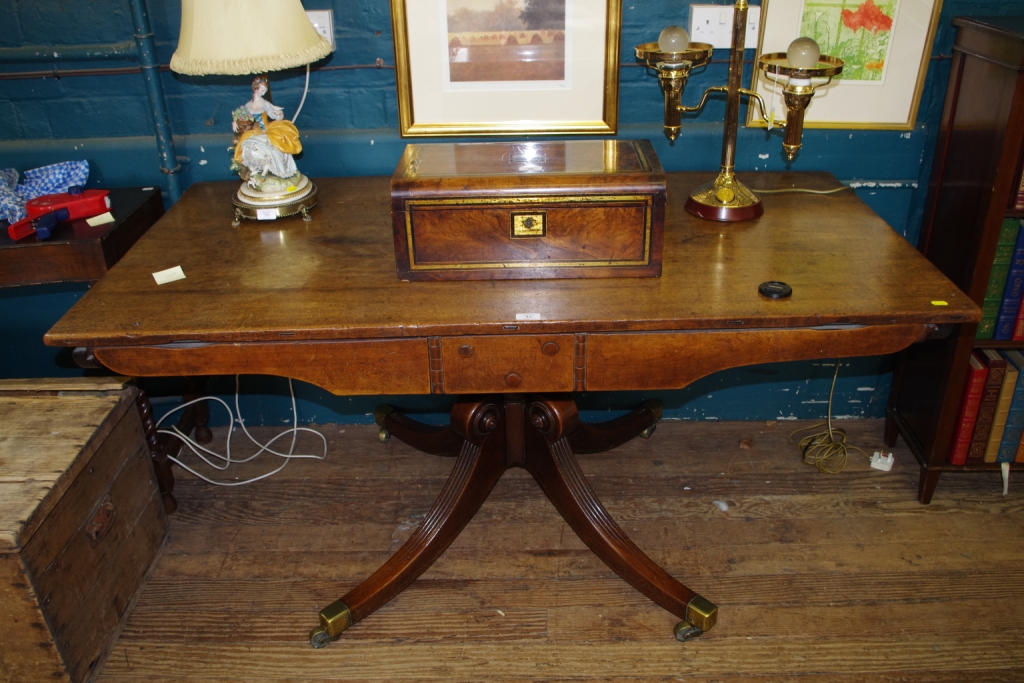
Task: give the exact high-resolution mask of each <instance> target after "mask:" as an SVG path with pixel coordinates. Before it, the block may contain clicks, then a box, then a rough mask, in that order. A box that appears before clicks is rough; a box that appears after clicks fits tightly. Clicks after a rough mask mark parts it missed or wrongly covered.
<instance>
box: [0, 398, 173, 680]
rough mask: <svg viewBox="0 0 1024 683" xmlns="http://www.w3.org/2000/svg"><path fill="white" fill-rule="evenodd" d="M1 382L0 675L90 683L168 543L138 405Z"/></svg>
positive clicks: (129, 401)
mask: <svg viewBox="0 0 1024 683" xmlns="http://www.w3.org/2000/svg"><path fill="white" fill-rule="evenodd" d="M119 380H120V378H114V379H113V380H109V379H104V380H96V379H88V378H83V379H81V380H76V379H71V380H60V381H57V380H4V381H0V415H2V417H0V624H2V626H0V674H2V676H3V680H4V681H33V682H35V681H44V680H45V681H53V680H65V681H67V680H70V681H74V682H75V683H78V682H79V681H88V680H91V679H92V678H94V677H95V674H96V673H97V672H98V671H99V669H100V667H101V666H102V663H103V661H104V660H105V658H106V655H107V654H108V653H109V650H110V648H111V647H112V646H113V644H114V641H115V639H116V637H117V634H118V633H119V632H120V629H121V627H122V625H123V623H124V620H125V619H126V618H127V616H128V611H129V609H130V608H131V606H132V605H133V604H134V601H135V599H136V597H137V596H138V595H139V593H140V592H141V589H142V585H143V583H144V581H145V578H146V577H147V575H148V573H149V570H150V568H151V567H152V566H153V565H154V564H155V562H156V560H157V556H158V554H159V552H160V550H161V548H162V546H163V542H164V539H165V537H166V535H167V518H166V516H165V514H164V509H163V505H162V503H161V500H160V496H159V494H158V492H157V486H156V481H155V479H154V476H153V466H152V463H151V462H150V457H149V450H148V448H147V445H146V440H145V435H144V431H143V428H142V423H141V421H140V419H139V412H138V409H137V408H136V398H137V396H138V393H137V391H136V389H135V388H134V387H130V386H125V385H124V384H123V383H122V382H121V381H119Z"/></svg>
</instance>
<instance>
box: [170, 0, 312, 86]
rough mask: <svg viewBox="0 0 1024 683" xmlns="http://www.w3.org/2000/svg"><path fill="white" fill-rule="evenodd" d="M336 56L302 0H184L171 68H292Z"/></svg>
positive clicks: (199, 72)
mask: <svg viewBox="0 0 1024 683" xmlns="http://www.w3.org/2000/svg"><path fill="white" fill-rule="evenodd" d="M330 53H331V44H330V42H328V41H326V40H324V39H323V38H322V37H321V36H320V35H319V34H318V33H317V32H316V31H315V30H314V29H313V25H312V24H311V23H310V21H309V18H308V17H307V16H306V12H305V10H304V9H303V8H302V2H301V1H300V0H181V34H180V35H179V37H178V49H177V50H175V52H174V55H173V56H172V57H171V70H172V71H176V72H178V73H183V74H188V75H192V76H205V75H209V74H228V75H238V74H254V73H265V72H267V71H277V70H279V69H290V68H292V67H296V66H302V65H304V64H309V63H311V62H315V61H316V60H318V59H322V58H324V57H326V56H327V55H329V54H330Z"/></svg>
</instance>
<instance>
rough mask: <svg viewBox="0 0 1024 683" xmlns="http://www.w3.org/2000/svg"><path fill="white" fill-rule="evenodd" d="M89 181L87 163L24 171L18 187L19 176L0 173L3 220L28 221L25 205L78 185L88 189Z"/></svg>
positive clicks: (8, 170)
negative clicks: (86, 186)
mask: <svg viewBox="0 0 1024 683" xmlns="http://www.w3.org/2000/svg"><path fill="white" fill-rule="evenodd" d="M88 180H89V162H88V161H62V162H60V163H59V164H51V165H50V166H42V167H40V168H33V169H31V170H29V171H25V181H24V182H22V183H21V184H20V185H19V184H18V172H17V171H16V170H15V169H13V168H4V169H0V219H3V220H7V221H10V222H11V223H13V222H14V221H20V220H21V219H22V218H24V217H25V202H27V201H28V200H30V199H35V198H36V197H41V196H43V195H44V194H58V193H61V192H67V191H68V188H69V187H73V186H75V185H78V186H81V187H85V183H86V182H87V181H88Z"/></svg>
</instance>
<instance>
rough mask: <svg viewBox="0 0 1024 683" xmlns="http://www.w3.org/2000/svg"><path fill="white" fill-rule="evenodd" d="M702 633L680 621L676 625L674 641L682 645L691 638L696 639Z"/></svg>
mask: <svg viewBox="0 0 1024 683" xmlns="http://www.w3.org/2000/svg"><path fill="white" fill-rule="evenodd" d="M703 633H704V631H701V630H700V629H699V628H697V627H696V626H694V625H693V624H691V623H690V622H688V621H680V622H679V623H678V624H676V628H675V634H676V640H678V641H679V642H680V643H684V642H686V641H687V640H690V639H691V638H696V637H697V636H699V635H702V634H703Z"/></svg>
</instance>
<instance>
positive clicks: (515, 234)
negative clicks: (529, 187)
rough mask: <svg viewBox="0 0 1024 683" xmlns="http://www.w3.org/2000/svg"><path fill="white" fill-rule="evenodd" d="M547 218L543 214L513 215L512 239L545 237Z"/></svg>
mask: <svg viewBox="0 0 1024 683" xmlns="http://www.w3.org/2000/svg"><path fill="white" fill-rule="evenodd" d="M546 218H547V216H546V215H545V214H543V213H513V214H512V239H516V238H519V237H544V236H545V235H546V234H547V223H546Z"/></svg>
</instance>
